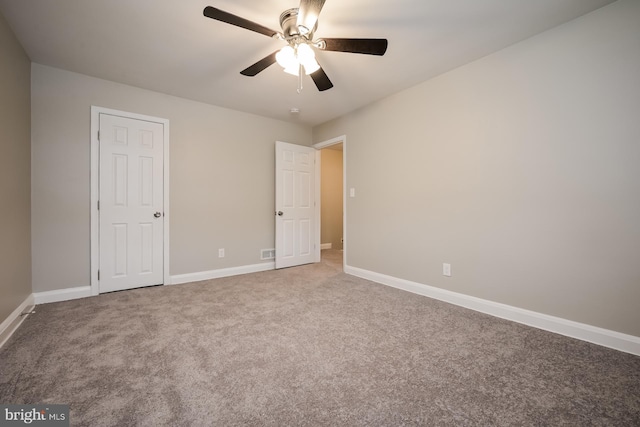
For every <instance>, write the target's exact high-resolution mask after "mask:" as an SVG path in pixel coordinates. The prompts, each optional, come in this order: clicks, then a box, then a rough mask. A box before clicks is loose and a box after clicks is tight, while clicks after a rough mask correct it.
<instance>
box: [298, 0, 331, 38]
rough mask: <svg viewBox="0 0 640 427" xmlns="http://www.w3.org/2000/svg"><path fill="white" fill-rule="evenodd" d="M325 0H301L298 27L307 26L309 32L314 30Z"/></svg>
mask: <svg viewBox="0 0 640 427" xmlns="http://www.w3.org/2000/svg"><path fill="white" fill-rule="evenodd" d="M324 2H325V0H300V7H299V8H298V27H301V26H302V27H305V28H306V29H307V30H308V32H311V31H313V30H314V28H315V26H316V23H317V22H318V16H319V15H320V11H321V10H322V6H324Z"/></svg>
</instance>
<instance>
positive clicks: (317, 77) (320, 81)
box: [311, 67, 333, 92]
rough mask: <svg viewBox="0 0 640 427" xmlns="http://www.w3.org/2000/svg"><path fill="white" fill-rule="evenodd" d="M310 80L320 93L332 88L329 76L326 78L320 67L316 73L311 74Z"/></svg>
mask: <svg viewBox="0 0 640 427" xmlns="http://www.w3.org/2000/svg"><path fill="white" fill-rule="evenodd" d="M311 78H312V79H313V82H314V83H315V84H316V87H317V88H318V90H319V91H320V92H322V91H325V90H327V89H331V88H332V87H333V83H331V80H329V76H327V73H325V72H324V70H323V69H322V67H320V68H319V69H318V71H316V72H314V73H311Z"/></svg>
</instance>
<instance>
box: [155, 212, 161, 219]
mask: <svg viewBox="0 0 640 427" xmlns="http://www.w3.org/2000/svg"><path fill="white" fill-rule="evenodd" d="M153 216H154V217H155V218H160V217H161V216H162V214H161V213H160V212H156V213H154V214H153Z"/></svg>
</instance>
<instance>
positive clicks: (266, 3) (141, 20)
mask: <svg viewBox="0 0 640 427" xmlns="http://www.w3.org/2000/svg"><path fill="white" fill-rule="evenodd" d="M612 1H613V0H393V1H391V0H385V1H383V0H350V1H344V0H327V2H326V3H325V6H324V8H323V10H322V13H321V14H320V19H319V25H318V30H317V31H316V38H321V37H354V38H361V37H372V38H387V39H388V40H389V48H388V50H387V54H386V55H385V56H383V57H378V56H368V55H358V54H350V53H342V52H318V54H317V58H318V60H319V62H320V64H321V65H322V67H323V68H324V70H325V72H326V73H327V75H328V76H329V78H330V79H331V80H332V82H333V84H334V88H333V89H330V90H328V91H326V92H318V90H317V89H316V87H315V85H314V84H313V81H312V80H311V79H310V78H309V77H305V79H304V81H303V82H304V90H303V91H302V93H301V94H298V93H297V92H296V85H297V78H296V77H294V76H290V75H288V74H285V73H284V72H283V71H282V69H281V68H280V67H279V66H278V65H277V64H274V65H272V66H271V67H269V68H268V69H267V70H265V71H263V72H262V73H260V74H258V75H257V76H256V77H245V76H242V75H240V70H243V69H244V68H246V67H247V66H249V65H251V64H253V63H254V62H256V61H258V60H259V59H261V58H263V57H265V56H267V55H268V54H270V53H272V52H274V51H275V50H277V49H279V48H280V47H282V46H283V45H284V44H283V43H284V42H282V41H278V40H274V39H270V38H268V37H266V36H263V35H261V34H258V33H255V32H251V31H247V30H245V29H241V28H238V27H234V26H231V25H228V24H225V23H222V22H218V21H214V20H212V19H209V18H205V17H204V16H203V15H202V11H203V9H204V7H205V6H208V5H210V6H214V7H217V8H219V9H222V10H225V11H227V12H230V13H233V14H235V15H239V16H241V17H243V18H246V19H249V20H251V21H254V22H257V23H259V24H262V25H264V26H266V27H269V28H272V29H274V30H276V31H279V30H280V26H279V21H278V19H279V16H280V13H281V12H282V11H284V10H285V9H289V8H292V7H297V6H298V2H297V1H296V0H263V1H254V0H55V1H52V0H0V12H1V13H2V14H3V15H4V16H5V18H6V19H7V21H8V22H9V25H10V26H11V27H12V29H13V30H14V32H15V33H16V35H17V37H18V39H19V40H20V42H21V43H22V45H23V46H24V48H25V50H26V52H27V54H28V55H29V57H30V58H31V60H32V61H33V62H36V63H39V64H44V65H50V66H53V67H57V68H61V69H65V70H70V71H74V72H78V73H82V74H86V75H89V76H95V77H100V78H103V79H107V80H111V81H115V82H120V83H125V84H129V85H133V86H137V87H141V88H145V89H150V90H153V91H157V92H163V93H167V94H171V95H176V96H180V97H183V98H188V99H193V100H196V101H201V102H205V103H208V104H214V105H219V106H223V107H227V108H231V109H235V110H240V111H246V112H250V113H255V114H259V115H263V116H267V117H273V118H278V119H282V120H288V121H297V122H300V123H304V124H307V125H316V124H319V123H323V122H325V121H327V120H330V119H332V118H335V117H338V116H340V115H343V114H345V113H347V112H349V111H353V110H355V109H357V108H359V107H362V106H364V105H366V104H368V103H371V102H372V101H375V100H377V99H380V98H383V97H385V96H388V95H390V94H392V93H395V92H398V91H400V90H402V89H405V88H408V87H410V86H413V85H415V84H417V83H419V82H421V81H424V80H427V79H429V78H431V77H434V76H436V75H438V74H441V73H443V72H445V71H448V70H451V69H453V68H455V67H458V66H460V65H463V64H466V63H468V62H471V61H473V60H475V59H478V58H480V57H482V56H485V55H487V54H489V53H492V52H495V51H497V50H499V49H502V48H504V47H506V46H509V45H511V44H513V43H516V42H518V41H520V40H523V39H525V38H528V37H530V36H532V35H534V34H537V33H540V32H542V31H544V30H547V29H549V28H552V27H554V26H557V25H559V24H562V23H564V22H567V21H569V20H571V19H574V18H576V17H578V16H581V15H583V14H585V13H588V12H590V11H592V10H595V9H597V8H599V7H602V6H604V5H606V4H608V3H611V2H612ZM292 107H295V108H299V109H300V113H299V114H297V115H295V114H292V113H291V112H290V110H291V108H292Z"/></svg>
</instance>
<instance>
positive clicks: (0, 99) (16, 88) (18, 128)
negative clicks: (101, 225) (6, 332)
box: [0, 14, 31, 323]
mask: <svg viewBox="0 0 640 427" xmlns="http://www.w3.org/2000/svg"><path fill="white" fill-rule="evenodd" d="M30 69H31V61H30V60H29V58H28V57H27V55H26V53H25V52H24V50H23V49H22V47H21V46H20V44H19V43H18V41H17V39H16V38H15V36H14V35H13V32H12V31H11V29H10V28H9V25H8V24H7V22H6V21H5V19H4V17H3V16H2V15H1V14H0V203H1V206H2V213H1V215H2V220H1V221H0V323H2V322H3V321H4V320H5V319H6V318H7V317H8V316H9V315H10V314H11V313H12V312H13V311H14V310H15V309H16V308H18V306H19V305H20V304H22V303H23V302H24V301H25V299H26V298H27V297H28V296H29V295H30V294H31V224H30V210H31V208H30V203H31V176H30V174H31V147H30V140H31V130H30V129H31V125H30V119H31V114H30V112H29V111H30V108H31V107H30V102H31V96H30Z"/></svg>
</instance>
